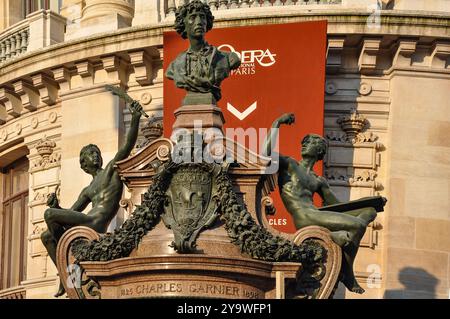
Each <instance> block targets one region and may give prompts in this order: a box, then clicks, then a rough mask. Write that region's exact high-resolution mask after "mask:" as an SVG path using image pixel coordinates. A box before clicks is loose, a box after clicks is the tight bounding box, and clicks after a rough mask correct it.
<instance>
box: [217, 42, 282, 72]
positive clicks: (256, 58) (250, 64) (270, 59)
mask: <svg viewBox="0 0 450 319" xmlns="http://www.w3.org/2000/svg"><path fill="white" fill-rule="evenodd" d="M218 49H219V50H223V51H230V52H234V53H236V54H237V55H238V56H239V59H241V66H240V67H239V68H238V69H236V70H233V71H232V72H231V74H233V75H253V74H255V73H256V69H255V65H256V64H258V65H260V66H262V67H264V68H267V67H270V66H272V65H274V64H275V62H277V61H276V60H275V57H276V56H277V55H276V54H274V53H272V52H270V50H269V49H266V50H243V51H241V52H238V51H236V50H235V49H234V47H233V46H232V45H230V44H222V45H221V46H219V47H218Z"/></svg>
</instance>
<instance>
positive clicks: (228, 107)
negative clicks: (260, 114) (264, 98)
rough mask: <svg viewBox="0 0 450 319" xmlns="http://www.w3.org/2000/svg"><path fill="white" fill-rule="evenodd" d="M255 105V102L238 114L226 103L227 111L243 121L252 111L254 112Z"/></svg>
mask: <svg viewBox="0 0 450 319" xmlns="http://www.w3.org/2000/svg"><path fill="white" fill-rule="evenodd" d="M256 103H257V101H255V102H254V103H253V104H252V105H250V106H249V107H248V108H247V109H245V111H244V112H239V111H238V110H237V109H236V108H235V107H234V106H233V105H231V104H230V103H227V110H228V111H230V112H231V114H233V115H234V116H236V117H237V118H238V119H239V120H241V121H242V120H243V119H245V118H246V117H247V116H249V115H250V113H252V112H253V111H254V110H256Z"/></svg>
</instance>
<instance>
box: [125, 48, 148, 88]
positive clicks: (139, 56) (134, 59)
mask: <svg viewBox="0 0 450 319" xmlns="http://www.w3.org/2000/svg"><path fill="white" fill-rule="evenodd" d="M128 55H129V57H130V63H131V66H132V67H133V69H134V77H135V80H136V82H137V83H139V84H140V85H142V86H144V85H150V84H152V82H153V79H152V76H153V65H152V57H151V56H150V55H149V54H148V53H147V52H146V51H145V50H139V51H133V52H129V53H128Z"/></svg>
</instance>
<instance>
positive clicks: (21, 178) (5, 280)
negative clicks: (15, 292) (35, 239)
mask: <svg viewBox="0 0 450 319" xmlns="http://www.w3.org/2000/svg"><path fill="white" fill-rule="evenodd" d="M28 168H29V167H28V160H27V159H26V158H21V159H19V160H17V161H15V162H13V163H12V164H10V165H9V166H7V167H5V168H4V169H2V174H1V180H2V181H1V185H2V187H1V191H0V192H1V194H0V196H1V199H2V206H1V211H0V240H1V245H0V249H1V250H0V252H1V254H0V256H1V259H0V290H2V289H6V288H10V287H15V286H18V285H19V284H20V282H21V281H23V280H24V279H25V275H26V256H27V255H26V251H27V224H28Z"/></svg>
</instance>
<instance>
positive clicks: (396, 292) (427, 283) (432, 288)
mask: <svg viewBox="0 0 450 319" xmlns="http://www.w3.org/2000/svg"><path fill="white" fill-rule="evenodd" d="M398 281H399V282H400V283H401V284H402V285H403V286H404V289H389V290H386V291H385V293H384V298H385V299H436V298H437V296H436V288H437V285H438V284H439V279H437V278H436V277H435V276H433V275H432V274H430V273H429V272H427V271H426V270H424V269H422V268H414V267H405V268H403V269H402V270H400V272H399V275H398Z"/></svg>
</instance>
